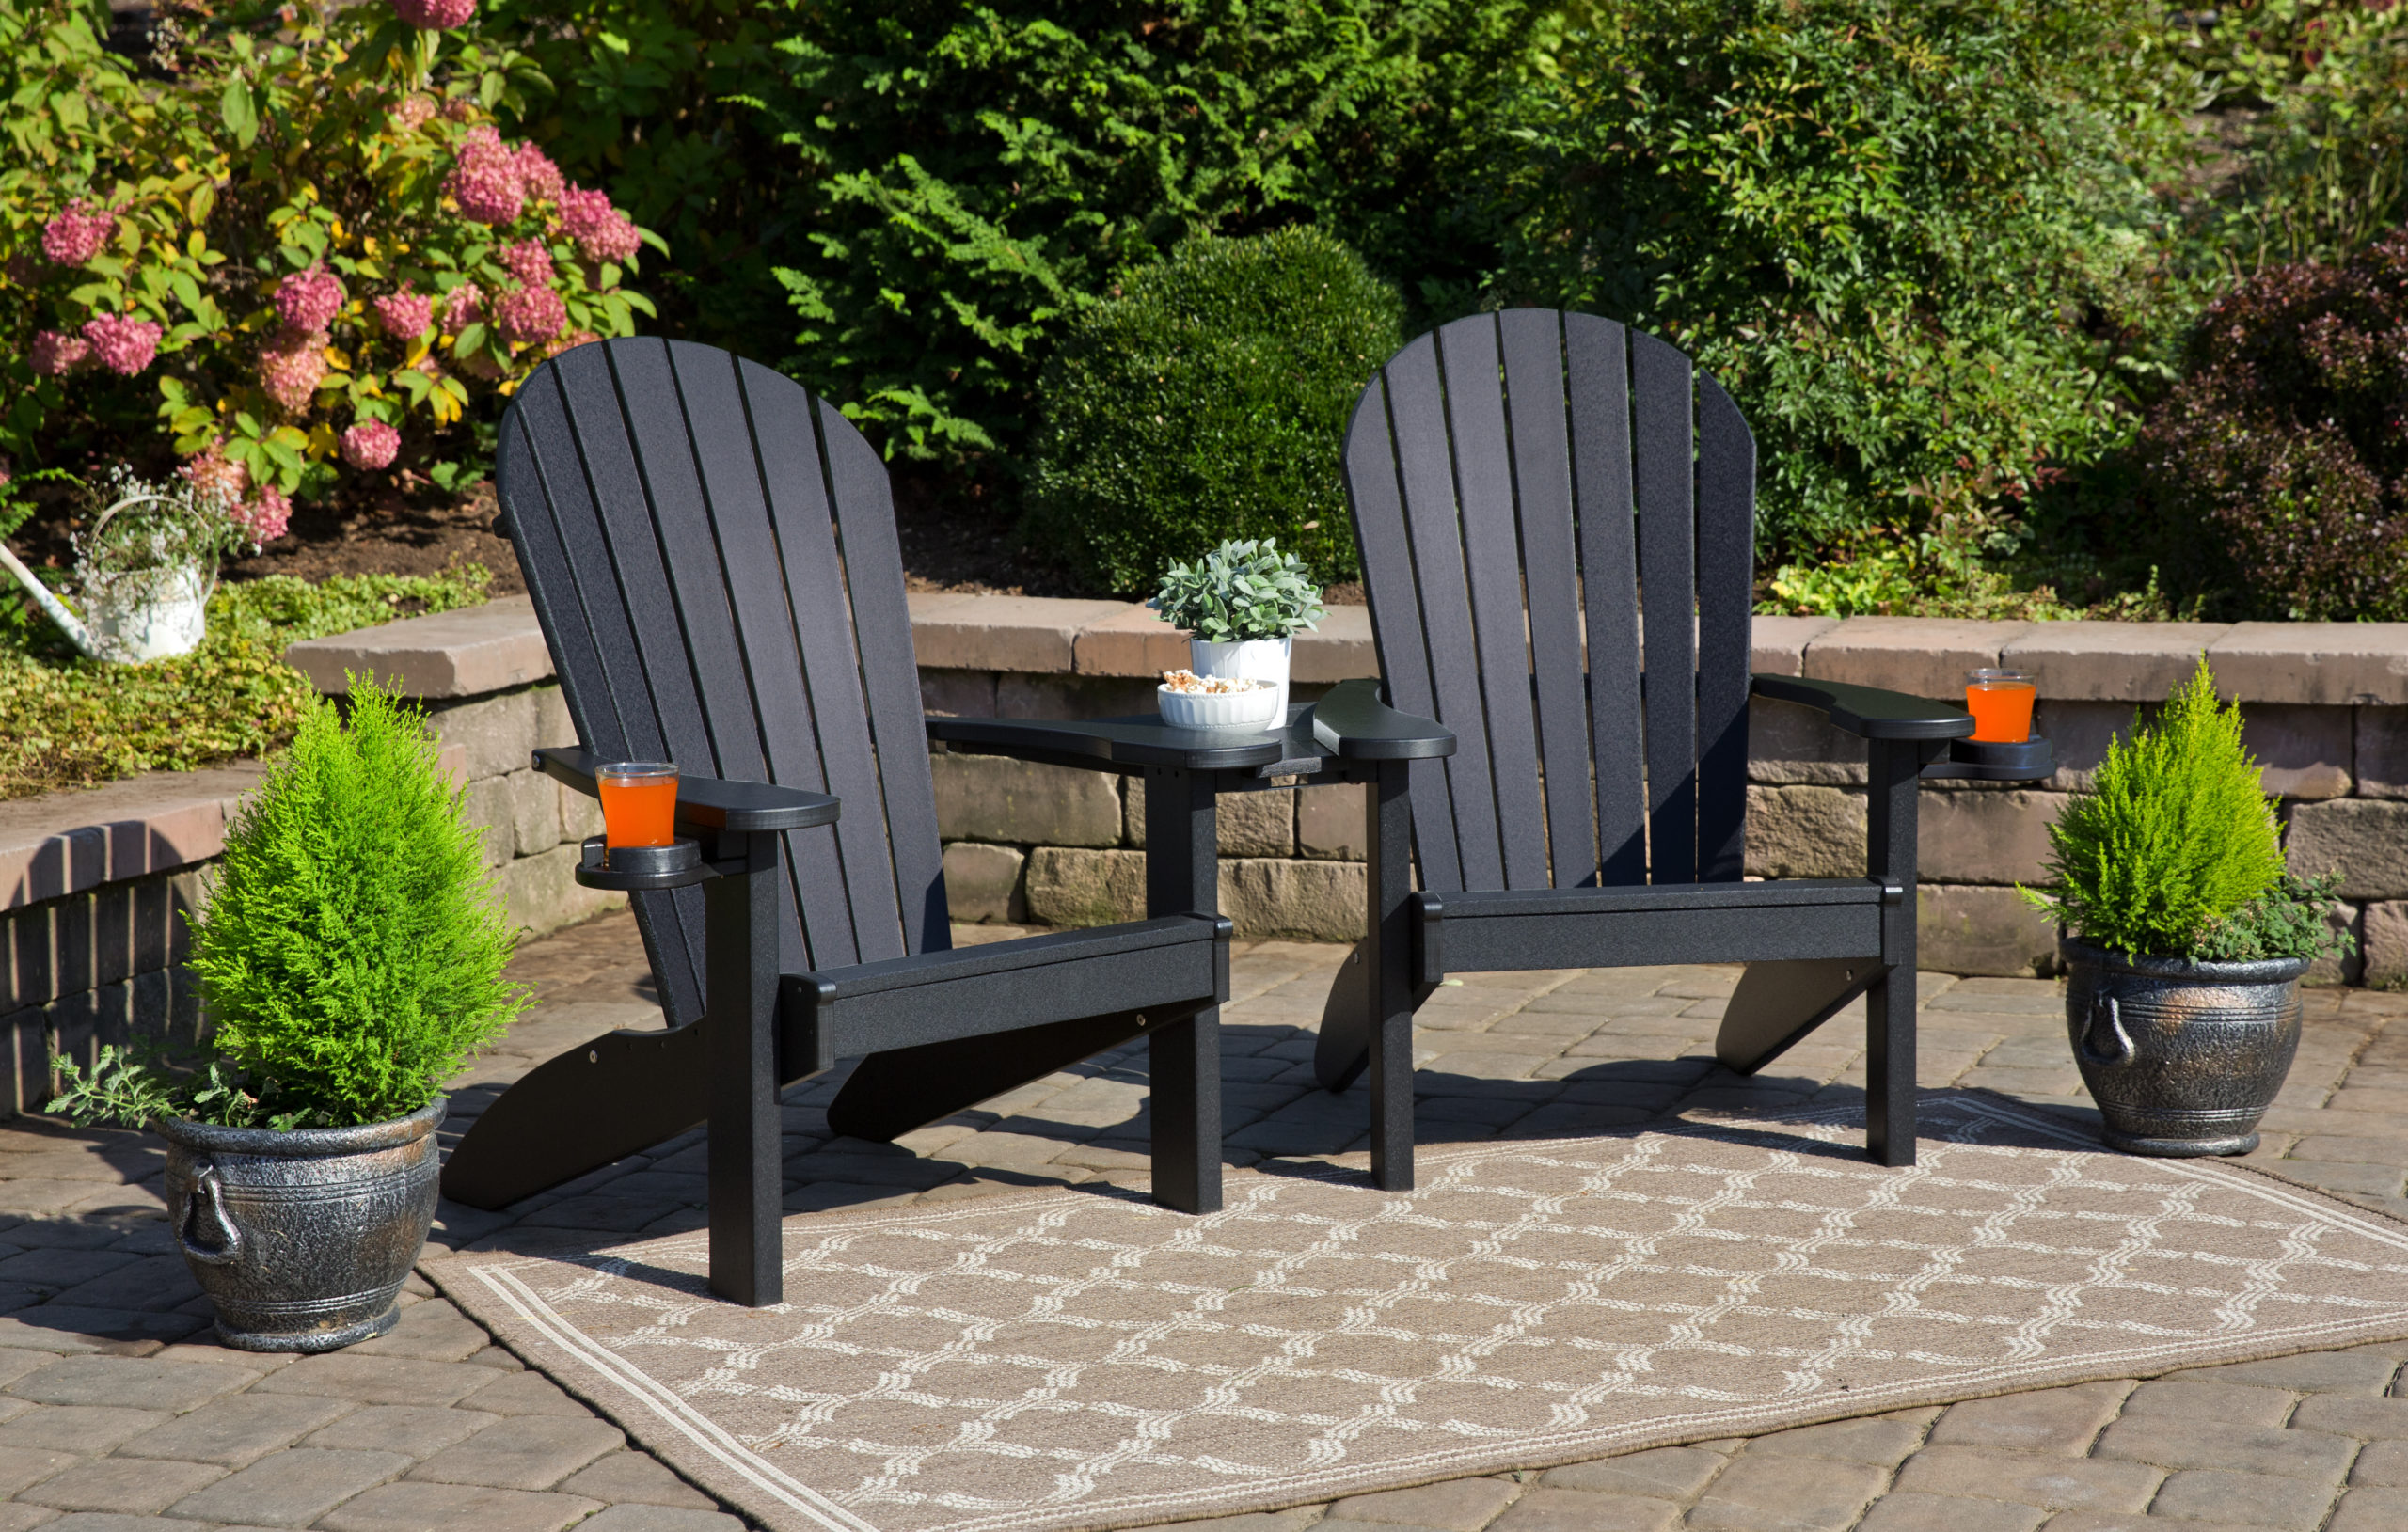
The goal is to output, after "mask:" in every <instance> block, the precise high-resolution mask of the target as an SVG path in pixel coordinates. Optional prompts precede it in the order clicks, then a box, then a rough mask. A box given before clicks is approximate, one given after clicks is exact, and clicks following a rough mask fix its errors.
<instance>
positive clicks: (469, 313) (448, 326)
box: [443, 282, 485, 335]
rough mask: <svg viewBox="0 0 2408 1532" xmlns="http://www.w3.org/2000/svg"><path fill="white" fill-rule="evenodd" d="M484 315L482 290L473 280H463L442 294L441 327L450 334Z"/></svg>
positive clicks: (456, 332) (455, 333)
mask: <svg viewBox="0 0 2408 1532" xmlns="http://www.w3.org/2000/svg"><path fill="white" fill-rule="evenodd" d="M484 317H485V294H484V290H483V288H481V287H479V286H477V284H476V283H474V282H463V283H461V284H460V285H459V286H458V287H455V288H453V289H452V291H451V292H447V293H445V294H444V295H443V328H444V329H445V330H446V331H448V332H450V333H451V334H452V335H457V334H459V333H460V332H461V331H462V330H465V329H467V327H468V326H469V325H471V324H477V323H479V322H480V321H482V320H483V318H484Z"/></svg>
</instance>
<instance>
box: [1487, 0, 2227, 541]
mask: <svg viewBox="0 0 2408 1532" xmlns="http://www.w3.org/2000/svg"><path fill="white" fill-rule="evenodd" d="M1581 14H1582V15H1583V16H1584V18H1585V19H1586V22H1587V24H1586V25H1584V26H1583V27H1582V28H1581V29H1580V30H1577V31H1576V32H1574V33H1573V34H1572V35H1571V36H1570V37H1569V38H1568V39H1567V40H1566V41H1565V43H1564V44H1563V47H1562V50H1561V52H1560V73H1559V74H1558V75H1557V76H1556V77H1554V78H1548V79H1542V80H1539V81H1537V82H1535V83H1533V84H1532V85H1531V86H1530V87H1529V88H1528V89H1527V90H1526V91H1525V92H1524V93H1523V103H1524V104H1523V106H1522V107H1521V109H1520V111H1519V114H1518V119H1519V126H1518V128H1517V132H1518V133H1519V134H1521V136H1522V140H1523V142H1525V143H1526V144H1527V146H1528V154H1527V157H1526V160H1525V163H1524V166H1523V167H1522V169H1521V170H1519V171H1518V172H1514V173H1510V174H1509V173H1507V172H1508V167H1509V165H1510V162H1508V161H1507V160H1506V159H1505V158H1504V157H1503V156H1502V155H1501V154H1500V156H1499V158H1498V163H1497V167H1496V168H1495V169H1492V170H1491V171H1489V172H1488V174H1487V178H1486V179H1487V180H1488V182H1490V183H1491V190H1490V193H1489V195H1491V196H1492V197H1497V198H1500V199H1503V200H1505V201H1506V202H1508V203H1509V204H1513V203H1518V204H1519V211H1518V212H1517V213H1516V218H1517V223H1516V228H1517V230H1518V232H1517V234H1516V237H1515V245H1514V248H1513V250H1512V251H1511V252H1510V253H1509V259H1508V260H1507V261H1506V265H1505V268H1504V270H1503V272H1502V274H1501V276H1500V292H1501V294H1502V295H1503V296H1505V297H1507V298H1509V299H1529V300H1532V301H1537V302H1543V303H1547V304H1552V305H1557V306H1560V307H1569V308H1583V309H1588V310H1591V311H1593V312H1597V313H1602V314H1606V315H1608V316H1610V317H1612V318H1615V319H1620V320H1624V321H1628V322H1630V323H1632V324H1636V325H1638V326H1640V327H1641V328H1644V329H1647V330H1650V331H1653V332H1656V333H1657V334H1660V335H1662V336H1664V337H1665V338H1667V339H1668V340H1671V341H1673V342H1674V343H1675V344H1677V345H1679V346H1681V347H1682V348H1683V349H1684V350H1685V351H1687V352H1688V353H1689V354H1690V355H1692V356H1694V357H1695V358H1696V359H1697V360H1698V362H1699V363H1700V364H1701V365H1703V367H1705V368H1707V369H1708V370H1710V371H1713V373H1714V374H1715V375H1716V376H1717V377H1718V378H1719V379H1720V381H1721V382H1722V383H1723V384H1724V385H1725V386H1726V387H1729V388H1730V389H1731V391H1732V392H1733V394H1734V395H1735V398H1736V399H1737V401H1738V403H1739V404H1740V406H1741V408H1742V409H1743V410H1744V411H1745V412H1746V414H1747V416H1748V419H1749V422H1750V424H1751V426H1752V427H1753V429H1754V431H1755V434H1756V441H1757V445H1758V451H1759V463H1760V469H1759V482H1758V493H1759V497H1760V498H1759V505H1760V514H1759V521H1758V526H1759V531H1760V536H1761V539H1762V544H1763V551H1764V553H1765V555H1766V563H1767V565H1768V566H1769V565H1770V564H1772V563H1775V562H1778V561H1781V560H1782V559H1784V558H1789V557H1793V556H1795V555H1797V554H1798V553H1800V552H1802V551H1806V550H1812V549H1816V548H1821V547H1826V546H1830V545H1835V544H1836V543H1837V542H1838V541H1839V540H1840V539H1842V538H1843V537H1844V536H1845V535H1846V534H1849V533H1851V532H1856V533H1861V532H1865V531H1867V530H1869V529H1874V528H1885V529H1894V532H1895V535H1896V536H1898V537H1901V538H1904V537H1911V536H1913V535H1915V534H1917V533H1919V532H1922V531H1925V530H1927V529H1930V528H1931V527H1933V526H1934V525H1935V524H1936V523H1937V522H1938V521H1939V520H1940V519H1941V517H1943V516H1957V517H1959V518H1960V519H1961V518H1977V519H1978V518H1996V517H2003V516H2008V515H2011V513H2013V511H2014V509H2015V507H2016V504H2017V502H2018V498H2019V497H2020V496H2021V495H2022V494H2024V493H2025V492H2027V491H2028V490H2029V489H2030V488H2031V487H2032V486H2033V485H2035V484H2036V482H2039V481H2041V480H2042V479H2043V478H2045V477H2046V476H2047V473H2048V471H2049V470H2050V469H2051V468H2052V467H2053V466H2062V465H2065V464H2067V463H2073V462H2079V461H2081V460H2083V459H2084V458H2086V457H2088V456H2091V455H2094V454H2096V453H2098V452H2099V451H2101V450H2104V449H2106V448H2108V447H2110V446H2113V445H2115V444H2117V443H2119V442H2121V441H2122V440H2124V439H2126V438H2127V437H2128V435H2129V434H2130V425H2131V422H2130V419H2129V416H2128V413H2127V411H2126V408H2125V404H2126V388H2127V379H2128V378H2129V376H2130V375H2131V372H2132V371H2133V370H2134V369H2141V370H2144V371H2145V369H2146V364H2147V360H2148V358H2149V356H2150V355H2153V354H2154V353H2153V351H2152V346H2153V345H2154V344H2156V343H2157V340H2156V338H2158V337H2160V336H2165V335H2170V334H2171V332H2172V330H2173V328H2174V325H2175V322H2176V321H2178V319H2179V317H2180V315H2181V313H2182V312H2184V311H2186V310H2185V309H2184V308H2183V305H2182V303H2181V302H2179V301H2171V300H2179V299H2180V298H2181V297H2182V294H2181V293H2180V292H2178V291H2175V290H2173V289H2172V288H2170V287H2169V284H2168V283H2167V281H2166V279H2165V268H2166V262H2167V250H2168V245H2169V236H2168V232H2167V229H2166V228H2165V225H2166V221H2167V218H2168V216H2169V213H2168V206H2167V204H2166V203H2165V201H2164V200H2163V199H2162V197H2160V195H2159V194H2158V192H2157V191H2156V189H2155V187H2154V184H2153V182H2154V181H2155V180H2156V178H2157V177H2158V176H2159V175H2160V173H2161V171H2162V168H2163V167H2164V166H2166V165H2168V164H2169V163H2170V162H2171V160H2172V159H2173V157H2174V154H2175V152H2176V150H2177V149H2178V145H2179V141H2180V136H2179V135H2180V133H2181V129H2180V126H2179V123H2180V119H2179V117H2178V114H2177V113H2176V112H2174V111H2172V110H2169V107H2170V106H2172V105H2174V104H2176V103H2177V102H2176V98H2175V95H2174V92H2175V91H2176V90H2177V88H2178V87H2179V86H2180V85H2181V84H2182V82H2181V81H2180V80H2178V78H2177V76H2176V74H2175V71H2172V70H2171V69H2169V68H2168V67H2167V63H2166V60H2165V57H2164V50H2163V49H2162V47H2161V46H2160V45H2159V42H2160V40H2161V39H2162V37H2163V31H2162V25H2163V24H2162V17H2161V12H2160V11H2159V10H2158V9H2157V8H2153V7H2148V6H2145V5H2143V4H2141V3H2139V0H2101V3H2099V4H2096V5H2079V6H2069V5H2064V4H2060V3H2058V0H1960V3H1956V4H1947V5H1898V4H1894V3H1892V0H1636V3H1634V4H1629V5H1617V6H1604V5H1597V6H1591V7H1587V8H1584V10H1583V11H1582V13H1581ZM1997 530H2004V528H2001V527H1998V526H1995V525H1992V526H1989V527H1986V528H1983V529H1977V531H1978V532H1979V533H1980V535H1982V536H1987V535H1988V532H1990V531H1997Z"/></svg>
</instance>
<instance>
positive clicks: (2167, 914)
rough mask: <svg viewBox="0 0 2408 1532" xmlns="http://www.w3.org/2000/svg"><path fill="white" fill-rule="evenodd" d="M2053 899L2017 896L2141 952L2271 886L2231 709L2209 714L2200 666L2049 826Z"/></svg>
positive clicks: (2252, 772) (2267, 852) (2029, 892)
mask: <svg viewBox="0 0 2408 1532" xmlns="http://www.w3.org/2000/svg"><path fill="white" fill-rule="evenodd" d="M2049 845H2050V846H2051V848H2052V851H2053V852H2054V855H2053V856H2052V859H2051V860H2050V861H2049V864H2048V870H2049V873H2050V876H2051V877H2052V880H2053V883H2054V888H2053V891H2041V890H2034V889H2024V890H2023V891H2022V893H2023V897H2024V899H2025V900H2026V901H2027V902H2029V903H2030V904H2032V905H2033V906H2034V907H2036V908H2040V909H2044V910H2047V911H2049V912H2050V913H2051V914H2053V915H2055V916H2056V917H2057V918H2058V919H2060V920H2062V921H2064V922H2065V923H2066V924H2068V925H2070V926H2071V927H2072V928H2073V929H2074V932H2075V933H2076V934H2077V935H2078V936H2080V937H2081V938H2082V939H2083V940H2084V941H2087V942H2090V943H2091V944H2093V945H2094V946H2099V947H2107V948H2111V949H2114V950H2115V951H2118V952H2126V953H2136V954H2141V955H2145V956H2193V955H2195V953H2196V950H2197V948H2198V946H2199V943H2200V942H2201V940H2202V939H2203V938H2204V937H2206V936H2207V934H2208V933H2209V932H2210V931H2211V930H2214V929H2215V928H2216V927H2217V926H2219V925H2220V924H2222V923H2224V922H2226V920H2228V919H2230V918H2231V917H2232V916H2234V915H2235V914H2237V913H2239V912H2240V911H2242V909H2243V908H2245V907H2247V906H2249V905H2250V904H2251V903H2252V901H2255V900H2257V899H2259V898H2261V897H2262V896H2263V895H2265V894H2266V893H2267V892H2269V891H2270V890H2273V889H2274V888H2275V886H2276V883H2277V880H2278V879H2280V878H2281V877H2282V876H2283V853H2282V847H2281V845H2280V840H2279V832H2278V831H2277V829H2276V828H2275V824H2274V813H2273V804H2272V803H2271V802H2270V801H2269V800H2268V798H2267V797H2266V793H2265V789H2264V787H2263V786H2262V785H2261V784H2260V782H2259V780H2258V773H2257V761H2256V760H2255V759H2254V758H2253V757H2252V756H2251V755H2250V753H2249V751H2248V750H2247V749H2245V748H2244V747H2243V746H2242V743H2241V704H2240V703H2232V704H2231V705H2229V706H2219V705H2218V703H2217V701H2216V689H2215V677H2214V676H2213V675H2212V674H2210V672H2209V670H2208V663H2207V661H2206V659H2205V658H2202V659H2201V660H2200V661H2199V668H2198V670H2197V671H2195V672H2194V674H2193V675H2192V677H2191V679H2190V680H2189V681H2188V682H2186V683H2184V684H2183V685H2181V686H2179V687H2176V688H2175V689H2174V694H2173V696H2172V697H2171V698H2169V699H2168V700H2167V703H2166V706H2165V710H2164V712H2163V714H2162V716H2161V717H2160V718H2159V719H2158V721H2157V723H2156V725H2155V726H2154V727H2150V728H2143V727H2141V726H2140V725H2139V723H2138V720H2137V719H2136V720H2135V722H2134V726H2133V733H2132V735H2131V738H2130V739H2123V738H2116V739H2113V740H2110V741H2109V743H2108V747H2107V758H2106V759H2105V760H2104V761H2102V762H2100V763H2099V769H2098V771H2097V772H2096V773H2095V774H2094V775H2093V777H2092V779H2091V785H2090V787H2089V788H2088V789H2086V790H2084V791H2083V792H2079V793H2076V794H2075V795H2074V796H2073V798H2072V800H2071V801H2070V802H2068V803H2067V805H2066V807H2065V809H2064V811H2063V812H2062V813H2059V814H2058V815H2057V822H2056V823H2055V824H2053V825H2052V826H2050V827H2049Z"/></svg>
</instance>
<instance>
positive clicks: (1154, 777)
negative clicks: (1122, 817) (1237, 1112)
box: [1146, 766, 1221, 1213]
mask: <svg viewBox="0 0 2408 1532" xmlns="http://www.w3.org/2000/svg"><path fill="white" fill-rule="evenodd" d="M1213 797H1214V794H1213V782H1212V778H1211V777H1210V776H1208V775H1205V774H1202V773H1198V772H1192V771H1186V770H1182V769H1180V768H1178V767H1175V766H1149V767H1148V768H1147V770H1146V913H1147V915H1148V916H1149V917H1151V916H1158V915H1181V914H1186V913H1189V912H1191V911H1192V912H1194V913H1196V914H1201V915H1216V914H1218V913H1220V908H1221V887H1220V876H1221V869H1220V852H1221V847H1220V830H1219V827H1218V825H1217V823H1216V820H1215V815H1214V813H1213ZM1147 1049H1148V1052H1149V1077H1150V1079H1151V1081H1152V1096H1153V1113H1154V1142H1153V1161H1154V1200H1155V1201H1156V1202H1159V1203H1161V1204H1162V1205H1163V1206H1164V1207H1166V1208H1177V1209H1179V1210H1180V1212H1186V1213H1211V1212H1218V1211H1219V1210H1220V1208H1221V1011H1220V1007H1219V1006H1217V1005H1216V1006H1213V1007H1212V1008H1210V1009H1208V1010H1202V1011H1198V1012H1196V1015H1194V1016H1193V1017H1190V1018H1188V1019H1186V1020H1184V1021H1174V1022H1171V1023H1169V1024H1168V1025H1166V1026H1164V1027H1163V1028H1162V1029H1161V1030H1159V1031H1157V1032H1155V1033H1154V1034H1153V1035H1152V1038H1151V1040H1150V1041H1149V1043H1148V1044H1147Z"/></svg>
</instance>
